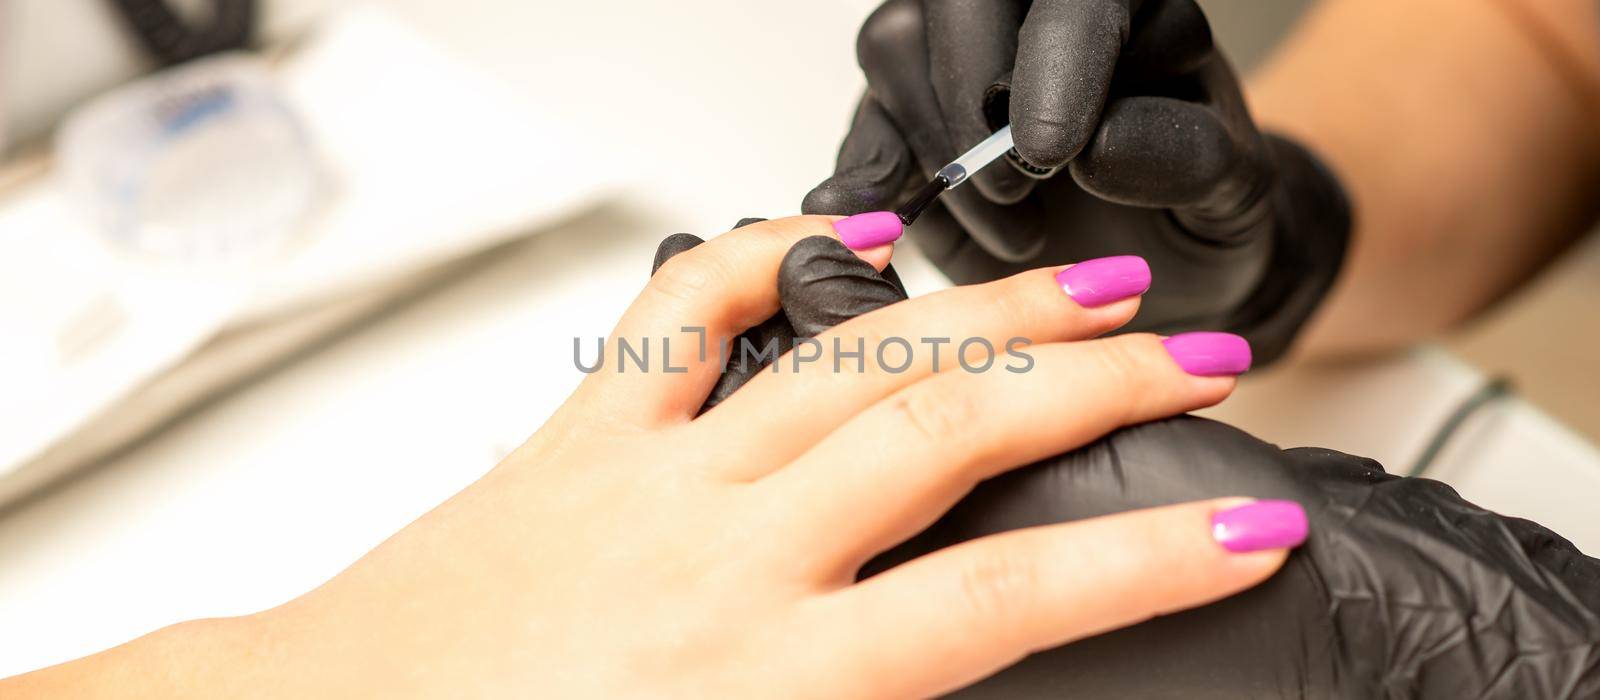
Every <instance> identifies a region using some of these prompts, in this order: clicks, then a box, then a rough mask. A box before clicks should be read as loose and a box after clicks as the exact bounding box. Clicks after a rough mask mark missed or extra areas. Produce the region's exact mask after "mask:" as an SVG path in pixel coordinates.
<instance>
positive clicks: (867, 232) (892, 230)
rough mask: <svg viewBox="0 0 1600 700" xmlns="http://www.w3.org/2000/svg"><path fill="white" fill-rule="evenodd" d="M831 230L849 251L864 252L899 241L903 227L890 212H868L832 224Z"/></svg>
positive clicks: (897, 218)
mask: <svg viewBox="0 0 1600 700" xmlns="http://www.w3.org/2000/svg"><path fill="white" fill-rule="evenodd" d="M833 230H835V231H838V232H839V240H841V241H844V244H845V246H847V247H848V248H850V249H851V250H866V249H867V248H876V247H878V246H880V245H883V244H885V243H893V242H895V241H896V240H899V239H900V234H901V233H902V232H904V231H905V225H903V224H901V223H900V217H898V216H895V213H894V212H892V211H869V212H867V213H865V214H856V215H855V216H852V217H849V218H845V219H840V220H838V221H835V222H833Z"/></svg>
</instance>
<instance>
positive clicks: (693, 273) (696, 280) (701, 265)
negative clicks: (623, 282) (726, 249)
mask: <svg viewBox="0 0 1600 700" xmlns="http://www.w3.org/2000/svg"><path fill="white" fill-rule="evenodd" d="M724 279H726V275H725V274H724V273H723V272H722V270H721V264H720V263H718V262H717V260H716V258H714V257H710V256H690V255H687V254H685V255H678V256H676V257H673V258H672V259H670V260H668V261H666V263H664V264H662V266H661V269H660V270H657V271H656V274H655V275H654V276H652V277H651V278H650V282H649V283H648V284H647V285H645V289H647V290H649V291H650V292H651V293H652V294H655V295H658V296H661V297H664V298H666V299H668V300H671V301H673V302H677V303H680V304H688V303H693V302H695V301H697V300H699V299H702V298H705V297H706V296H707V295H708V294H710V293H713V292H714V291H715V290H716V289H717V287H718V286H719V285H720V284H721V283H722V281H723V280H724Z"/></svg>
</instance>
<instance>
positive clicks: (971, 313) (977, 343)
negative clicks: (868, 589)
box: [699, 256, 1150, 479]
mask: <svg viewBox="0 0 1600 700" xmlns="http://www.w3.org/2000/svg"><path fill="white" fill-rule="evenodd" d="M1149 285H1150V271H1149V267H1148V266H1147V265H1145V263H1144V260H1142V259H1140V258H1137V257H1131V256H1123V257H1115V258H1101V259H1098V260H1090V261H1085V262H1082V263H1079V264H1077V265H1073V266H1071V267H1069V268H1067V269H1066V270H1064V271H1060V272H1057V271H1055V270H1050V269H1040V270H1032V271H1029V272H1025V273H1023V274H1020V275H1016V276H1014V277H1010V278H1007V279H1003V280H998V281H995V282H990V283H988V284H982V285H972V286H967V287H956V288H953V289H947V290H943V291H940V292H936V293H934V294H929V295H926V296H923V297H919V298H916V299H911V300H909V301H905V302H902V303H899V304H895V305H893V306H890V307H888V308H885V309H882V310H880V311H878V312H875V313H871V314H867V315H865V316H861V317H858V318H856V319H853V320H851V321H848V322H846V323H843V324H840V325H839V326H836V327H834V328H833V329H832V330H830V331H828V332H827V333H824V334H822V335H819V336H817V338H816V342H815V343H814V344H809V345H802V346H799V347H797V348H796V349H795V352H793V353H791V355H790V357H789V358H786V359H785V360H784V361H781V362H780V363H778V365H777V366H776V367H775V369H776V370H777V371H776V372H772V373H763V374H762V375H761V376H759V377H756V378H754V379H752V380H751V381H750V382H749V383H748V384H746V385H745V387H744V389H743V390H742V391H740V392H739V393H738V394H736V395H734V396H732V397H730V398H729V399H728V400H727V401H725V402H723V404H722V405H721V406H718V407H717V408H716V410H713V411H710V412H708V413H706V415H704V416H702V417H701V419H700V421H699V422H700V424H701V425H702V426H703V428H701V429H704V430H708V431H711V432H713V433H714V434H716V435H718V436H733V437H726V438H725V439H723V445H724V447H725V448H726V449H728V450H730V454H738V453H739V452H738V451H739V450H760V451H762V452H763V453H767V454H772V455H774V456H776V457H780V458H782V459H784V460H785V461H787V460H788V459H792V458H793V457H796V456H798V455H799V454H800V453H801V452H803V451H805V450H807V449H810V448H811V446H812V445H813V444H815V443H816V442H817V441H818V440H820V439H822V438H823V437H824V436H826V435H827V434H828V433H830V432H832V431H833V430H834V429H836V428H837V427H839V426H840V425H842V424H844V423H845V421H847V420H850V419H851V418H852V417H854V416H855V414H856V413H858V412H860V411H862V410H863V409H865V408H867V407H868V406H871V405H872V404H874V403H876V402H878V401H879V400H881V399H882V398H883V397H885V396H888V395H890V394H892V393H894V392H895V391H898V390H900V389H901V388H903V387H906V386H909V385H911V384H914V383H916V382H918V381H920V380H922V379H923V378H925V377H927V376H928V375H930V374H934V373H935V372H953V373H957V374H966V373H967V372H965V371H963V370H964V369H966V370H970V369H972V368H977V367H982V366H985V365H987V366H988V370H987V372H986V373H987V374H1010V373H1009V372H1007V371H1006V370H1005V369H1004V368H1005V367H1006V366H1007V365H1018V364H1021V362H1022V360H1021V358H1018V357H1016V356H1015V353H1016V351H1020V349H1021V345H1023V344H1026V343H1050V342H1056V341H1062V340H1079V339H1083V338H1092V337H1095V336H1098V335H1100V334H1103V333H1106V332H1108V331H1111V330H1114V329H1116V328H1117V327H1119V326H1121V325H1122V324H1124V323H1126V322H1127V321H1128V320H1129V319H1131V318H1132V317H1133V315H1134V313H1135V312H1136V311H1137V310H1138V301H1137V297H1138V295H1140V294H1142V293H1143V292H1144V291H1145V289H1147V288H1148V287H1149ZM1018 339H1021V342H1018ZM963 362H965V363H966V364H963ZM773 407H783V408H782V410H774V408H773ZM726 461H727V462H728V463H729V464H731V465H733V466H734V467H735V472H734V473H732V474H730V476H731V477H732V478H735V479H748V478H754V477H757V476H760V475H761V474H763V473H765V471H766V470H767V469H769V468H772V465H771V464H760V465H757V464H736V462H737V460H732V459H730V460H726Z"/></svg>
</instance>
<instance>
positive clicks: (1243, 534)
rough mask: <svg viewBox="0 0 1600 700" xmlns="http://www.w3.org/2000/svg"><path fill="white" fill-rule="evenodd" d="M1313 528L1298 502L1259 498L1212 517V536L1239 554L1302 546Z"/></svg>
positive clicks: (1226, 547)
mask: <svg viewBox="0 0 1600 700" xmlns="http://www.w3.org/2000/svg"><path fill="white" fill-rule="evenodd" d="M1309 527H1310V526H1309V524H1308V523H1307V522H1306V510H1305V509H1304V508H1301V507H1300V504H1299V503H1295V502H1294V501H1255V502H1252V503H1246V504H1244V505H1242V506H1236V507H1233V508H1229V509H1227V510H1223V511H1218V512H1216V513H1214V514H1212V516H1211V538H1212V539H1214V540H1216V541H1217V544H1220V545H1222V548H1223V549H1226V550H1228V551H1230V552H1236V553H1243V552H1259V551H1261V550H1263V549H1282V548H1284V547H1298V546H1300V543H1302V542H1305V541H1306V531H1307V529H1308V528H1309Z"/></svg>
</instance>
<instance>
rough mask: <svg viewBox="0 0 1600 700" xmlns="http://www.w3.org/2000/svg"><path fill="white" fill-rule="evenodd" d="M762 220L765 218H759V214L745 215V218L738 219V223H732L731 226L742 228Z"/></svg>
mask: <svg viewBox="0 0 1600 700" xmlns="http://www.w3.org/2000/svg"><path fill="white" fill-rule="evenodd" d="M763 221H766V219H764V218H761V217H759V216H752V217H746V218H743V219H740V220H739V223H737V224H734V225H733V227H734V228H736V229H740V228H744V227H746V226H749V225H750V224H759V223H761V222H763Z"/></svg>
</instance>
